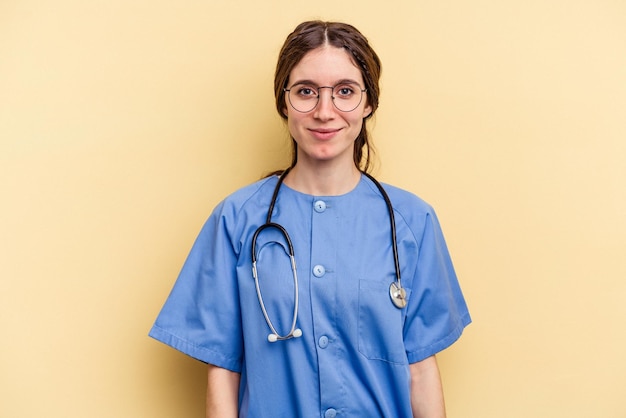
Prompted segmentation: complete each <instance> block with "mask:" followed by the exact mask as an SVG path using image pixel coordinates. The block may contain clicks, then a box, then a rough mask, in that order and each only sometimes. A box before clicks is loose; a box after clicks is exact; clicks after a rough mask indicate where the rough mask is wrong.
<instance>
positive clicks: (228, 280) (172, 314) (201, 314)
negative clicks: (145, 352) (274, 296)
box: [149, 203, 243, 372]
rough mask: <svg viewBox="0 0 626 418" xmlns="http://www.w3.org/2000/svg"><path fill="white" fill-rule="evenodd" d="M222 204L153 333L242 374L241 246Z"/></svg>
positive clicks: (183, 271) (205, 360)
mask: <svg viewBox="0 0 626 418" xmlns="http://www.w3.org/2000/svg"><path fill="white" fill-rule="evenodd" d="M235 218H236V216H235V214H234V213H228V210H227V209H226V206H225V205H224V203H222V204H220V205H219V206H218V207H217V208H216V209H215V210H214V212H213V213H212V215H211V216H210V217H209V219H208V220H207V222H206V223H205V225H204V227H203V228H202V230H201V232H200V234H199V235H198V238H197V239H196V241H195V243H194V245H193V248H192V249H191V251H190V253H189V256H188V257H187V260H186V261H185V264H184V266H183V268H182V271H181V273H180V275H179V277H178V279H177V280H176V283H175V284H174V287H173V289H172V291H171V293H170V295H169V297H168V298H167V300H166V302H165V304H164V306H163V308H162V310H161V312H160V314H159V315H158V317H157V319H156V321H155V323H154V325H153V327H152V329H151V330H150V333H149V335H150V336H151V337H153V338H155V339H156V340H158V341H161V342H163V343H165V344H167V345H169V346H171V347H173V348H175V349H177V350H179V351H181V352H183V353H185V354H187V355H189V356H191V357H193V358H196V359H198V360H200V361H203V362H205V363H211V364H214V365H216V366H219V367H222V368H225V369H228V370H231V371H235V372H240V371H241V367H242V358H243V338H242V330H241V312H240V309H239V299H238V297H237V295H238V289H237V278H236V264H237V245H234V244H233V240H232V236H231V235H230V233H229V229H230V228H229V220H230V221H231V222H234V219H235Z"/></svg>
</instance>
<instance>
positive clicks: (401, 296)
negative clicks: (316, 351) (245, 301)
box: [251, 168, 407, 342]
mask: <svg viewBox="0 0 626 418" xmlns="http://www.w3.org/2000/svg"><path fill="white" fill-rule="evenodd" d="M290 170H291V168H288V169H286V170H285V171H283V173H282V174H281V175H280V177H279V178H278V183H276V186H275V187H274V193H273V194H272V200H271V201H270V206H269V208H268V211H267V217H266V218H265V223H264V224H263V225H261V226H260V227H258V228H257V230H256V231H254V234H253V235H252V246H251V247H252V248H251V253H252V276H253V278H254V283H255V287H256V293H257V297H258V299H259V304H260V305H261V311H262V312H263V317H264V318H265V322H267V325H268V326H269V328H270V330H271V332H272V333H271V334H269V335H268V341H270V342H275V341H282V340H288V339H290V338H297V337H300V336H301V335H302V331H301V330H300V329H299V328H296V326H297V320H298V303H299V294H298V293H299V292H298V272H297V268H296V258H295V253H294V249H293V243H292V242H291V238H290V237H289V233H288V232H287V230H286V229H285V228H284V227H283V226H282V225H280V224H278V223H275V222H272V213H273V212H274V206H275V205H276V198H277V197H278V192H279V190H280V186H281V185H282V183H283V180H284V179H285V177H286V176H287V174H288V173H289V171H290ZM362 173H363V174H364V175H365V176H367V178H369V179H370V180H371V181H372V182H373V183H374V184H375V185H376V187H377V188H378V190H379V191H380V193H381V195H382V196H383V199H384V200H385V204H386V205H387V210H388V212H389V224H390V230H391V248H392V251H393V259H394V267H395V273H396V280H395V281H393V282H392V283H391V285H390V286H389V294H390V297H391V301H392V303H393V305H394V306H395V307H396V308H398V309H402V308H404V307H405V306H406V304H407V300H406V292H405V290H404V289H403V287H402V279H401V277H400V260H399V257H398V243H397V237H396V221H395V216H394V213H393V206H392V204H391V200H390V199H389V196H388V195H387V192H386V191H385V189H384V188H383V186H382V185H381V184H380V183H379V182H378V181H377V180H376V179H375V178H374V177H373V176H372V175H370V174H368V173H365V172H362ZM268 228H273V229H276V230H278V231H280V233H281V235H283V237H284V238H285V241H286V242H287V247H288V250H289V258H290V260H291V270H292V276H293V283H294V308H293V319H292V322H291V328H290V330H289V333H287V334H286V335H280V334H279V333H278V331H277V330H276V328H275V327H274V324H273V323H272V320H271V319H270V317H269V314H268V313H267V309H266V307H265V303H264V301H263V295H262V294H261V287H260V285H259V276H258V272H257V267H256V263H257V256H256V254H257V253H256V243H257V238H258V236H259V234H260V233H261V232H262V231H264V230H265V229H268Z"/></svg>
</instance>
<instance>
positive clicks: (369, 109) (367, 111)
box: [363, 104, 372, 119]
mask: <svg viewBox="0 0 626 418" xmlns="http://www.w3.org/2000/svg"><path fill="white" fill-rule="evenodd" d="M371 114H372V106H371V105H369V104H368V105H367V106H365V107H364V108H363V119H365V118H368V117H370V116H371Z"/></svg>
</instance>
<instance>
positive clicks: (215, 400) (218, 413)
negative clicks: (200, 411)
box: [206, 364, 241, 418]
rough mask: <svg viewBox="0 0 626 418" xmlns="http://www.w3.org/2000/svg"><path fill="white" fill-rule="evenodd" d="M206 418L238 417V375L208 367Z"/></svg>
mask: <svg viewBox="0 0 626 418" xmlns="http://www.w3.org/2000/svg"><path fill="white" fill-rule="evenodd" d="M208 367H209V371H208V381H207V389H206V418H216V417H219V418H237V417H238V416H239V413H238V408H239V379H240V377H241V376H240V375H239V373H235V372H231V371H230V370H226V369H222V368H221V367H217V366H214V365H212V364H209V365H208Z"/></svg>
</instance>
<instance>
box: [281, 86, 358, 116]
mask: <svg viewBox="0 0 626 418" xmlns="http://www.w3.org/2000/svg"><path fill="white" fill-rule="evenodd" d="M342 84H346V83H339V84H336V85H334V86H318V87H316V90H317V100H316V101H315V105H313V107H312V108H311V109H309V110H299V109H297V108H296V107H295V106H294V105H293V103H292V102H291V90H292V89H293V87H294V86H297V85H298V84H294V85H293V86H291V87H290V88H283V91H284V92H285V93H287V100H288V101H289V105H290V106H291V108H292V109H293V110H295V111H296V112H298V113H309V112H312V111H313V110H315V108H316V107H317V105H319V103H320V97H321V95H320V90H321V89H330V99H331V101H332V102H333V106H335V109H337V110H338V111H340V112H343V113H349V112H353V111H355V110H356V108H357V107H359V106H360V105H361V102H363V93H365V92H366V91H367V89H362V88H361V86H360V85H358V84H356V83H355V84H356V86H358V87H359V88H358V89H357V90H359V91H360V92H361V97H360V99H359V103H357V105H356V106H354V108H352V109H350V110H342V109H339V107H338V106H337V103H335V96H334V95H333V92H334V91H335V88H336V87H337V86H340V85H342Z"/></svg>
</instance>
